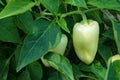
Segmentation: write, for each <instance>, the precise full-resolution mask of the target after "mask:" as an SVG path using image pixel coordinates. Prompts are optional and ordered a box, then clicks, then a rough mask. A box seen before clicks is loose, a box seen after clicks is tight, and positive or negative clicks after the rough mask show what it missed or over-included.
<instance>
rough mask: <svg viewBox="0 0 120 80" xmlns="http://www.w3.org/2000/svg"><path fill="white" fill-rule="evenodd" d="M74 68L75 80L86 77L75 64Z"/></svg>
mask: <svg viewBox="0 0 120 80" xmlns="http://www.w3.org/2000/svg"><path fill="white" fill-rule="evenodd" d="M72 68H73V73H74V77H75V80H79V79H80V78H82V77H86V75H84V74H83V73H82V72H81V71H80V69H79V66H78V65H75V64H73V65H72Z"/></svg>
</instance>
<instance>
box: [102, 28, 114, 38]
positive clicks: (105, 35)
mask: <svg viewBox="0 0 120 80" xmlns="http://www.w3.org/2000/svg"><path fill="white" fill-rule="evenodd" d="M102 35H103V36H104V37H106V38H109V39H112V40H114V34H113V30H112V29H111V28H109V29H108V30H106V31H105V32H104V33H103V34H102Z"/></svg>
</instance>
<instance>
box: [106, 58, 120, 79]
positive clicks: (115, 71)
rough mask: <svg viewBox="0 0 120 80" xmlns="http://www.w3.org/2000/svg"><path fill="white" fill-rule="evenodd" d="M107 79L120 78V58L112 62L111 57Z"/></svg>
mask: <svg viewBox="0 0 120 80" xmlns="http://www.w3.org/2000/svg"><path fill="white" fill-rule="evenodd" d="M105 80H120V60H116V61H114V62H113V63H112V62H111V58H110V59H109V61H108V68H107V72H106V76H105Z"/></svg>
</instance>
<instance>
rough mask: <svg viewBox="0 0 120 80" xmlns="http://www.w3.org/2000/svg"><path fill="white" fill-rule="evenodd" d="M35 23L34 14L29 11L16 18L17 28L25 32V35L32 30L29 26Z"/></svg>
mask: <svg viewBox="0 0 120 80" xmlns="http://www.w3.org/2000/svg"><path fill="white" fill-rule="evenodd" d="M32 22H33V17H32V14H31V13H30V12H29V11H27V12H25V13H24V14H21V15H17V16H16V18H15V23H16V25H17V27H19V28H20V29H21V30H23V31H24V32H25V33H30V31H31V28H30V27H29V25H30V24H31V23H32Z"/></svg>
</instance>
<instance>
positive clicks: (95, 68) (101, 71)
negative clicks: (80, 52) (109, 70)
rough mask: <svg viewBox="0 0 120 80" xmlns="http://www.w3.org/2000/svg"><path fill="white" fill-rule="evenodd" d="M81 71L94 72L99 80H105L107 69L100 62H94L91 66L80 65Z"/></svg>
mask: <svg viewBox="0 0 120 80" xmlns="http://www.w3.org/2000/svg"><path fill="white" fill-rule="evenodd" d="M79 66H80V67H79V68H80V70H81V71H85V72H92V73H94V74H95V75H96V77H97V78H98V80H104V77H105V74H106V69H105V68H104V67H103V66H102V64H101V63H100V62H99V61H94V62H93V63H92V64H91V65H85V64H80V65H79Z"/></svg>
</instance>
